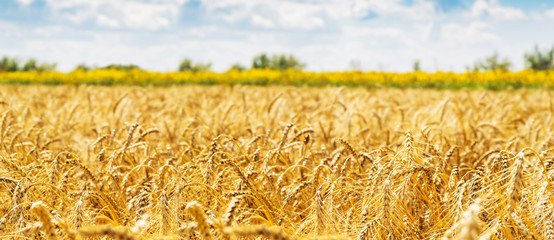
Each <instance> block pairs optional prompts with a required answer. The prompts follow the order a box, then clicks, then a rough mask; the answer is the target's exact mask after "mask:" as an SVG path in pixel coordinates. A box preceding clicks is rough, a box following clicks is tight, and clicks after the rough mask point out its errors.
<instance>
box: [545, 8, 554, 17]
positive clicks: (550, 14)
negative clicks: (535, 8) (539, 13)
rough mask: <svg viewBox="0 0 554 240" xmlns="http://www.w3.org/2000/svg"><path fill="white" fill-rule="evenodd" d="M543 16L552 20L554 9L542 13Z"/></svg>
mask: <svg viewBox="0 0 554 240" xmlns="http://www.w3.org/2000/svg"><path fill="white" fill-rule="evenodd" d="M544 15H546V16H547V17H549V18H552V19H554V8H553V9H550V10H548V11H546V12H545V13H544Z"/></svg>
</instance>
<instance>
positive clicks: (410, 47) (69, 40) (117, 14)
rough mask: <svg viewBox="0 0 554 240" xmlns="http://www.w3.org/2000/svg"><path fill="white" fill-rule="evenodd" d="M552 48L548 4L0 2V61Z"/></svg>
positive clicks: (437, 62)
mask: <svg viewBox="0 0 554 240" xmlns="http://www.w3.org/2000/svg"><path fill="white" fill-rule="evenodd" d="M536 45H537V46H539V48H541V49H547V48H551V47H552V46H554V0H526V1H521V0H450V1H448V0H297V1H292V0H94V1H92V0H0V56H10V57H16V58H18V59H20V60H21V61H22V62H24V61H26V60H27V59H29V58H35V59H37V60H38V61H39V62H49V63H57V64H58V65H57V66H58V67H57V69H58V70H59V71H66V72H67V71H71V70H73V69H74V68H75V67H76V66H77V65H78V64H81V63H85V64H87V65H91V66H105V65H108V64H111V63H120V64H136V65H139V66H140V67H142V68H145V69H148V70H155V71H163V72H166V71H176V70H177V67H178V66H179V63H180V62H181V61H182V60H183V59H185V58H190V59H192V60H193V61H196V62H211V63H212V64H213V65H212V69H213V70H214V71H219V72H222V71H226V70H228V69H229V68H230V66H231V65H233V64H235V63H239V64H242V65H244V66H247V67H249V66H250V65H251V62H252V59H253V58H254V56H256V55H258V54H260V53H267V54H270V55H271V54H292V55H294V56H295V57H296V58H298V59H300V61H301V62H303V63H305V64H306V69H307V70H310V71H316V72H321V71H345V70H352V69H359V70H364V71H390V72H406V71H411V70H413V63H414V61H416V60H419V61H420V66H421V68H422V70H424V71H430V72H434V71H438V70H441V71H455V72H461V71H465V69H466V67H468V66H472V65H473V64H474V62H475V61H476V60H477V59H484V58H486V57H488V56H491V55H492V54H494V53H495V52H496V53H498V54H499V56H500V57H501V58H508V59H509V60H510V61H511V62H512V70H514V71H518V70H521V69H523V68H524V67H525V63H524V58H523V55H524V53H526V52H531V51H532V50H533V49H534V47H535V46H536Z"/></svg>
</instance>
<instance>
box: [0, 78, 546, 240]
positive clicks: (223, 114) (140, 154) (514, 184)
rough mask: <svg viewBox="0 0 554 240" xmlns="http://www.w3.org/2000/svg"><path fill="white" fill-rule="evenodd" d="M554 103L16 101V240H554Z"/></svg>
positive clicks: (1, 139)
mask: <svg viewBox="0 0 554 240" xmlns="http://www.w3.org/2000/svg"><path fill="white" fill-rule="evenodd" d="M551 94H552V93H551V92H550V91H548V90H512V91H510V90H506V91H500V92H492V91H484V90H472V91H464V90H460V91H437V90H413V89H412V90H401V89H372V90H368V89H363V88H335V87H327V88H295V87H271V88H264V87H251V86H250V87H248V86H180V87H168V88H149V87H146V88H139V87H124V86H119V87H93V86H0V114H2V115H1V116H0V117H1V119H0V121H1V122H0V160H1V162H0V199H1V201H0V238H1V239H359V240H363V239H554V225H553V221H554V216H553V211H552V209H553V208H554V198H553V197H552V194H553V190H552V186H551V181H552V180H553V178H554V170H553V168H554V165H553V163H554V158H553V156H554V153H552V152H550V150H551V148H552V147H553V144H554V137H553V129H554V128H553V127H554V119H553V113H554V109H553V101H552V97H551Z"/></svg>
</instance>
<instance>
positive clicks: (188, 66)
mask: <svg viewBox="0 0 554 240" xmlns="http://www.w3.org/2000/svg"><path fill="white" fill-rule="evenodd" d="M523 57H524V61H525V66H526V67H527V68H529V69H532V70H537V71H541V70H549V69H554V46H553V47H552V48H551V49H546V50H541V49H540V48H539V47H538V46H535V48H534V49H533V50H532V51H531V52H527V53H525V54H524V56H523ZM420 64H421V63H420V61H419V60H416V61H415V62H414V66H413V67H414V71H420V69H421V67H420ZM511 65H512V63H511V62H510V61H509V59H507V58H500V57H499V54H498V53H494V54H493V55H491V56H489V57H487V58H485V59H482V60H481V59H479V60H477V61H475V63H474V65H473V66H472V67H466V69H467V70H468V71H491V70H504V71H507V70H509V68H510V67H511ZM211 67H212V64H211V63H203V62H195V61H193V60H191V59H190V58H185V59H184V60H182V61H181V63H180V64H179V66H178V68H177V70H178V71H191V72H202V71H210V69H211ZM305 67H306V64H305V63H302V62H301V61H300V60H299V59H297V58H296V57H295V56H293V55H292V54H291V55H286V54H273V55H268V54H266V53H262V54H259V55H256V56H255V57H254V58H253V59H252V62H251V65H250V68H251V69H273V70H281V71H282V70H287V69H293V70H302V69H304V68H305ZM55 69H56V63H39V62H37V60H35V59H32V58H31V59H29V60H28V61H27V62H25V63H24V64H21V62H20V61H19V60H18V59H16V58H11V57H7V56H4V57H3V58H2V59H1V60H0V72H16V71H37V72H47V71H54V70H55ZM76 69H78V70H82V71H89V70H93V69H117V70H124V71H129V70H133V69H141V68H140V67H139V66H137V65H134V64H127V65H125V64H110V65H107V66H104V67H91V66H89V65H86V64H79V65H78V66H77V67H76ZM247 69H248V68H247V67H246V66H244V65H241V64H239V63H237V64H233V65H232V66H231V68H230V69H229V70H235V71H243V70H247Z"/></svg>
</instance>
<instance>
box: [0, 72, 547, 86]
mask: <svg viewBox="0 0 554 240" xmlns="http://www.w3.org/2000/svg"><path fill="white" fill-rule="evenodd" d="M0 83H24V84H28V83H41V84H99V85H114V84H118V85H162V86H167V85H178V84H242V85H296V86H304V85H307V86H327V85H335V86H337V85H338V86H341V85H346V86H364V87H416V88H454V89H457V88H486V89H504V88H521V87H526V88H537V87H548V88H554V71H532V70H524V71H520V72H506V71H491V72H466V73H451V72H436V73H426V72H411V73H387V72H322V73H314V72H306V71H295V70H288V71H276V70H270V69H253V70H248V71H236V70H231V71H228V72H224V73H215V72H190V71H185V72H169V73H159V72H149V71H143V70H138V69H134V70H130V71H123V70H115V69H98V70H93V71H81V70H76V71H73V72H70V73H60V72H0Z"/></svg>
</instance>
